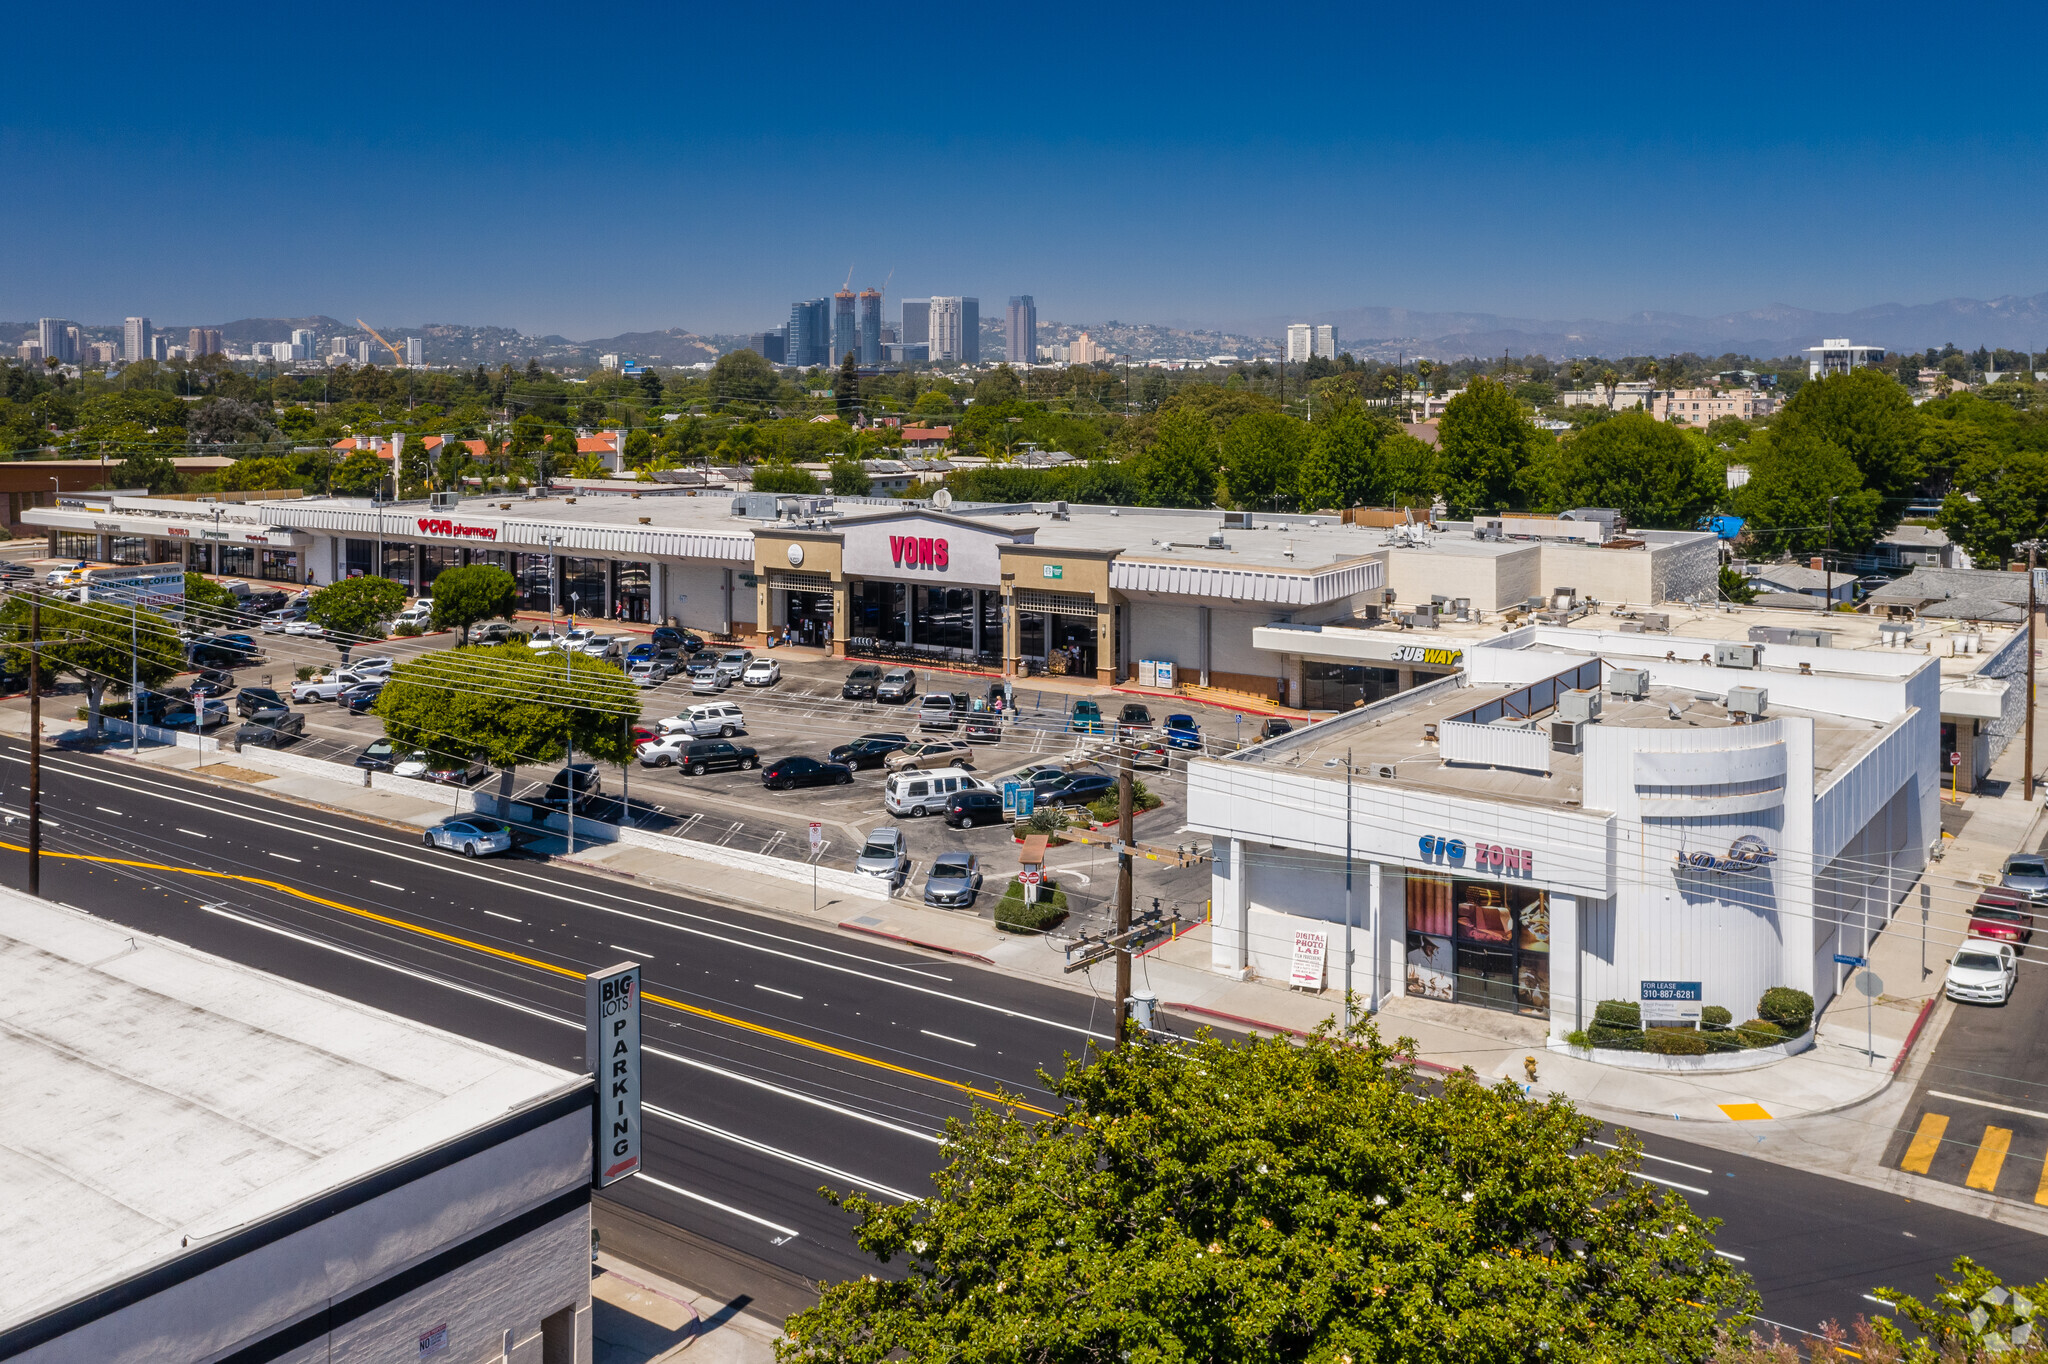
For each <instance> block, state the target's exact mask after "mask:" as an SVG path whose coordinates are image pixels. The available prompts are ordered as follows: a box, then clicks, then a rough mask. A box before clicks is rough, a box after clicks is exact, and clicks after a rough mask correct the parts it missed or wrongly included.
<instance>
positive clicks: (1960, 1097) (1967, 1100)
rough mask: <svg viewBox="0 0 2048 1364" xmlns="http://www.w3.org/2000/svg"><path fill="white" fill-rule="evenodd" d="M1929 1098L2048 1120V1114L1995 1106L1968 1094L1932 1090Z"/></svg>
mask: <svg viewBox="0 0 2048 1364" xmlns="http://www.w3.org/2000/svg"><path fill="white" fill-rule="evenodd" d="M1927 1097H1928V1098H1930V1099H1947V1100H1948V1101H1949V1102H1950V1103H1959V1104H1975V1105H1976V1106H1977V1107H1978V1108H1993V1109H1996V1110H1998V1111H1999V1112H2000V1113H2017V1114H2019V1115H2020V1116H2021V1117H2023V1118H2048V1113H2042V1112H2039V1111H2037V1110H2035V1109H2032V1108H2014V1107H2013V1106H2012V1105H2011V1104H1995V1103H1993V1102H1991V1101H1990V1100H1989V1099H1973V1098H1971V1097H1970V1096H1969V1095H1967V1094H1947V1093H1943V1092H1942V1091H1941V1090H1938V1089H1930V1090H1928V1091H1927Z"/></svg>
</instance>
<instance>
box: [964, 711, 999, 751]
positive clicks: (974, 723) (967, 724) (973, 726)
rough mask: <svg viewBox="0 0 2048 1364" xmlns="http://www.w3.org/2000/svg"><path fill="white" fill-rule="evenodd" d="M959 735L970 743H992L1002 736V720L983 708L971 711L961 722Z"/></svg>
mask: <svg viewBox="0 0 2048 1364" xmlns="http://www.w3.org/2000/svg"><path fill="white" fill-rule="evenodd" d="M960 736H961V737H962V738H964V739H966V740H967V742H969V743H971V744H992V743H996V742H999V741H1000V740H1001V739H1002V737H1003V720H1002V717H1001V716H999V715H992V714H990V713H989V712H988V711H985V710H977V711H971V712H969V713H968V716H967V719H966V720H964V721H963V722H961V726H960Z"/></svg>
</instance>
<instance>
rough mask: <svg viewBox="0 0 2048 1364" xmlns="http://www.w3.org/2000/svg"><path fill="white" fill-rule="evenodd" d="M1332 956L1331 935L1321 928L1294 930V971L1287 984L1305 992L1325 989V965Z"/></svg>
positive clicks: (1288, 977) (1290, 974)
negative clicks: (1330, 955)
mask: <svg viewBox="0 0 2048 1364" xmlns="http://www.w3.org/2000/svg"><path fill="white" fill-rule="evenodd" d="M1329 954H1330V935H1329V934H1328V933H1326V932H1324V931H1323V930H1322V929H1319V928H1297V929H1295V930H1294V969H1293V970H1292V971H1291V972H1289V973H1288V976H1287V983H1288V984H1289V985H1296V986H1299V987H1301V988H1302V989H1304V990H1320V989H1322V988H1323V964H1324V962H1325V960H1326V959H1327V958H1328V956H1329Z"/></svg>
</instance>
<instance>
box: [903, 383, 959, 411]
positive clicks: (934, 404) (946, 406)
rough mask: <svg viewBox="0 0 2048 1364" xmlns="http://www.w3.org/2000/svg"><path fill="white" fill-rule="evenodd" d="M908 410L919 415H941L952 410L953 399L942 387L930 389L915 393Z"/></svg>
mask: <svg viewBox="0 0 2048 1364" xmlns="http://www.w3.org/2000/svg"><path fill="white" fill-rule="evenodd" d="M910 410H911V411H912V412H913V413H915V414H916V415H917V416H920V417H943V416H945V415H946V414H947V413H949V412H952V411H953V410H954V408H953V399H952V396H951V395H950V394H948V393H946V392H945V391H944V390H943V389H937V388H934V389H930V390H928V391H926V392H924V393H920V394H918V395H917V401H916V402H914V403H912V404H911V405H910Z"/></svg>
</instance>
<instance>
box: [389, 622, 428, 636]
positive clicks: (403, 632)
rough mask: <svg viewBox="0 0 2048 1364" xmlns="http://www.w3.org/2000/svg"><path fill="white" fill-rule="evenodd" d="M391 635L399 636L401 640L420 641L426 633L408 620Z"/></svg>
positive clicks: (401, 623) (399, 625) (400, 624)
mask: <svg viewBox="0 0 2048 1364" xmlns="http://www.w3.org/2000/svg"><path fill="white" fill-rule="evenodd" d="M391 633H392V634H394V635H397V636H398V637H399V638H400V639H418V638H419V637H420V635H421V634H422V633H424V632H423V631H422V630H421V629H420V627H419V626H417V625H415V624H413V623H412V622H411V621H409V620H408V621H402V622H400V623H399V624H398V626H397V627H396V628H394V629H393V630H392V631H391Z"/></svg>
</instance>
